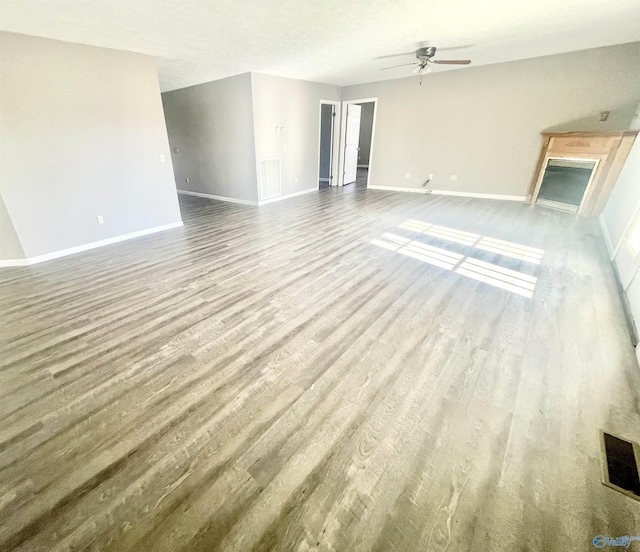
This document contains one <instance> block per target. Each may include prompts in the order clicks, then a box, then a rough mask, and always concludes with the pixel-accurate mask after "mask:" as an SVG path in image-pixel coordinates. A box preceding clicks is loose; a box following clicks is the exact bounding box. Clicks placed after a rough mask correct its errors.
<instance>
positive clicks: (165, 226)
mask: <svg viewBox="0 0 640 552" xmlns="http://www.w3.org/2000/svg"><path fill="white" fill-rule="evenodd" d="M180 226H183V222H182V221H180V222H172V223H170V224H163V225H162V226H155V227H153V228H147V229H145V230H138V231H137V232H131V233H130V234H122V235H121V236H114V237H113V238H107V239H106V240H100V241H96V242H91V243H85V244H82V245H77V246H75V247H70V248H69V249H62V250H60V251H54V252H53V253H45V254H44V255H38V256H37V257H29V258H28V259H10V260H5V261H2V260H0V267H9V266H27V265H33V264H38V263H42V262H44V261H50V260H52V259H57V258H59V257H66V256H67V255H73V254H74V253H80V252H82V251H88V250H89V249H95V248H97V247H103V246H105V245H111V244H112V243H118V242H121V241H126V240H130V239H133V238H140V237H142V236H146V235H148V234H155V233H156V232H162V231H163V230H170V229H171V228H179V227H180Z"/></svg>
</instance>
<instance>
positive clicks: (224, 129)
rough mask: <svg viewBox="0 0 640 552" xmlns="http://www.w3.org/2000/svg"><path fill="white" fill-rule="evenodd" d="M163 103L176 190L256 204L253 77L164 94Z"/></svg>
mask: <svg viewBox="0 0 640 552" xmlns="http://www.w3.org/2000/svg"><path fill="white" fill-rule="evenodd" d="M162 103H163V105H164V113H165V118H166V120H167V128H168V131H169V142H170V143H171V155H172V156H173V167H174V171H175V180H176V185H177V187H178V189H179V190H188V191H191V192H200V193H204V194H209V195H215V196H222V197H228V198H234V199H241V200H245V201H257V199H258V192H257V185H256V163H255V142H254V136H253V108H252V101H251V75H250V74H249V73H245V74H243V75H236V76H235V77H229V78H226V79H220V80H217V81H213V82H208V83H205V84H199V85H197V86H191V87H189V88H182V89H180V90H174V91H172V92H165V93H164V94H162ZM176 148H177V149H178V151H177V152H176V151H175V150H176ZM187 178H188V179H189V183H188V184H187V182H186V179H187Z"/></svg>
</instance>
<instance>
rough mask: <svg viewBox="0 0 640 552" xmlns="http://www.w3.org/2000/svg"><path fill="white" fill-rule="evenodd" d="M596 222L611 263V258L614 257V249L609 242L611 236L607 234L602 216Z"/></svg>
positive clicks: (607, 230)
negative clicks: (598, 224)
mask: <svg viewBox="0 0 640 552" xmlns="http://www.w3.org/2000/svg"><path fill="white" fill-rule="evenodd" d="M598 220H599V221H600V228H602V235H603V236H604V243H605V244H606V245H607V251H609V260H611V261H613V258H614V257H615V248H614V247H613V243H612V242H611V235H610V234H609V229H608V228H607V223H606V222H605V221H604V217H603V216H602V215H600V216H599V217H598Z"/></svg>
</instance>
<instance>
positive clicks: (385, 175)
mask: <svg viewBox="0 0 640 552" xmlns="http://www.w3.org/2000/svg"><path fill="white" fill-rule="evenodd" d="M638 75H640V43H637V42H636V43H632V44H625V45H619V46H612V47H607V48H598V49H594V50H585V51H581V52H573V53H568V54H561V55H556V56H548V57H542V58H535V59H528V60H523V61H514V62H510V63H502V64H496V65H487V66H482V67H476V68H474V67H471V68H465V69H461V70H456V71H447V72H442V73H431V74H429V75H427V76H425V77H424V79H423V82H422V86H418V79H417V78H416V77H411V78H406V79H398V80H392V81H384V82H377V83H371V84H364V85H357V86H349V87H346V88H345V89H344V90H343V99H345V100H349V99H359V98H370V97H377V98H378V105H377V110H378V111H377V113H376V129H375V134H376V137H375V143H374V145H373V152H372V162H373V164H372V170H371V175H370V178H371V181H370V183H371V185H374V186H376V185H378V186H399V187H415V186H419V185H420V184H421V183H422V182H423V181H424V180H425V179H426V178H427V176H428V174H429V173H433V174H434V175H435V176H434V180H433V184H432V187H433V188H434V189H441V190H456V191H466V192H480V193H494V194H509V195H525V194H526V192H527V189H528V186H529V184H530V181H531V178H532V175H533V172H534V169H535V164H536V161H537V158H538V153H539V151H540V146H541V137H540V132H542V131H544V130H595V129H602V130H606V129H624V128H627V126H628V124H629V120H630V119H631V117H632V115H633V112H634V110H635V108H636V106H637V104H638V101H639V100H640V78H638ZM604 110H610V111H611V116H610V118H609V121H608V122H606V123H598V122H597V117H598V114H599V112H600V111H604ZM405 173H411V178H410V179H405V178H404V176H405ZM452 174H457V175H458V180H457V181H456V182H452V181H450V175H452Z"/></svg>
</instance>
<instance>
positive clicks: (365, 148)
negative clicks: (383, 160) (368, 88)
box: [358, 102, 375, 167]
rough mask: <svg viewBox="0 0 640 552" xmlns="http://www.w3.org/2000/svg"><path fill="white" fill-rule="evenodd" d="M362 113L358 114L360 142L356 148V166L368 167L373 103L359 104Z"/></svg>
mask: <svg viewBox="0 0 640 552" xmlns="http://www.w3.org/2000/svg"><path fill="white" fill-rule="evenodd" d="M360 106H362V112H361V114H360V141H359V143H358V147H359V148H360V151H359V152H358V165H363V166H365V167H368V166H369V155H370V153H371V134H372V132H373V108H374V106H375V104H374V103H373V102H367V103H362V104H360Z"/></svg>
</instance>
